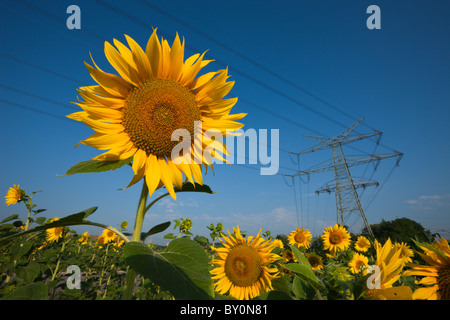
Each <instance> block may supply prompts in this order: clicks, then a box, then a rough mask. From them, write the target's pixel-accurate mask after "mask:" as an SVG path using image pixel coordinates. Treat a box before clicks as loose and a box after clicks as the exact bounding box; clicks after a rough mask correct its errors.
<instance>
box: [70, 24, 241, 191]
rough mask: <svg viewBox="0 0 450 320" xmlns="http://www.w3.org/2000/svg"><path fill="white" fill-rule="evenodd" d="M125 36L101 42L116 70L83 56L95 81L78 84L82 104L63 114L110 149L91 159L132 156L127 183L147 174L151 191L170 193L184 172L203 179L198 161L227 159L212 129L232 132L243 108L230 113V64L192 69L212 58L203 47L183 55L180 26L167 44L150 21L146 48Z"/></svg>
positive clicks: (89, 140) (87, 142)
mask: <svg viewBox="0 0 450 320" xmlns="http://www.w3.org/2000/svg"><path fill="white" fill-rule="evenodd" d="M125 38H126V41H127V43H128V46H129V47H130V48H128V47H127V46H126V45H124V44H123V43H121V42H119V41H117V40H116V39H114V41H113V42H114V44H115V46H116V47H117V49H116V48H114V47H113V46H112V45H111V44H110V43H108V42H105V55H106V58H107V60H108V61H109V62H110V64H111V65H112V66H113V67H114V69H115V70H116V71H117V72H118V73H119V75H120V76H118V75H115V74H111V73H107V72H105V71H103V70H101V69H100V68H99V67H98V66H97V64H96V63H95V62H94V61H93V59H92V61H93V64H94V66H95V67H92V66H91V65H89V64H88V63H85V64H86V67H87V68H88V70H89V73H90V75H91V76H92V78H93V79H94V80H95V81H96V82H97V83H98V85H94V86H87V87H81V88H79V89H78V93H79V95H80V96H81V98H82V99H79V103H76V104H77V105H79V106H80V107H81V108H82V109H83V111H79V112H75V113H73V114H70V115H68V116H67V117H69V118H71V119H73V120H76V121H81V122H83V123H84V124H86V125H88V126H89V127H90V128H92V129H93V130H95V131H96V132H95V133H94V134H93V135H91V136H90V137H88V138H87V139H85V140H83V141H80V143H82V144H85V145H88V146H91V147H94V148H97V149H99V150H108V151H106V152H104V153H102V154H100V155H98V156H96V157H94V158H93V159H94V160H101V161H117V160H124V159H129V158H130V157H133V163H132V169H133V172H134V176H133V178H132V179H131V181H130V183H129V185H128V186H127V187H129V186H131V185H133V184H135V183H137V182H138V181H140V180H141V179H142V178H145V182H146V184H147V187H148V190H149V194H150V196H151V195H152V194H153V192H154V191H155V190H157V189H159V188H161V187H162V186H165V187H166V188H167V190H168V192H169V193H170V195H171V196H172V198H173V199H175V200H176V195H175V191H174V188H173V186H175V187H176V188H178V189H181V188H182V184H183V174H184V175H185V177H186V178H187V180H189V181H190V182H191V183H194V180H195V181H196V182H197V183H199V184H202V183H203V177H202V164H203V165H204V166H205V169H207V168H208V166H209V167H211V168H212V164H213V160H212V158H215V159H216V160H218V161H222V162H223V161H225V162H227V161H226V160H225V159H224V158H223V157H222V155H224V154H226V155H229V150H228V149H227V148H226V146H225V145H224V144H223V143H222V141H220V139H215V136H216V134H217V135H218V134H219V133H220V134H221V136H222V137H225V136H228V135H233V134H235V133H233V132H232V131H234V130H238V129H240V128H242V127H243V124H241V123H238V122H236V120H239V119H241V118H243V117H244V116H245V115H246V114H244V113H240V114H230V111H231V108H232V107H233V106H234V105H235V103H236V101H237V98H231V99H224V97H225V96H226V95H227V94H228V93H229V92H230V90H231V88H232V87H233V85H234V81H231V82H227V79H228V77H229V76H228V68H227V69H223V70H219V71H214V72H209V73H205V74H203V75H201V76H198V77H197V75H198V74H199V72H200V70H201V69H202V68H204V67H205V66H206V65H208V64H209V63H210V62H211V61H212V60H204V56H205V53H206V52H205V53H203V54H201V55H200V54H195V55H193V56H191V57H189V58H187V59H186V60H184V39H183V42H181V41H180V38H179V36H178V34H177V35H176V37H175V40H174V41H173V44H172V47H170V45H169V43H168V42H167V40H164V39H161V41H160V40H159V39H158V36H157V34H156V29H155V30H154V31H153V33H152V35H151V37H150V39H149V41H148V43H147V46H146V48H145V51H144V50H143V49H142V48H141V47H140V46H139V44H137V43H136V42H135V41H134V40H133V39H132V38H130V37H129V36H127V35H125ZM203 137H207V138H206V139H203ZM80 143H79V144H80ZM79 144H78V145H79ZM175 147H177V148H175ZM175 150H177V152H175ZM221 154H222V155H221Z"/></svg>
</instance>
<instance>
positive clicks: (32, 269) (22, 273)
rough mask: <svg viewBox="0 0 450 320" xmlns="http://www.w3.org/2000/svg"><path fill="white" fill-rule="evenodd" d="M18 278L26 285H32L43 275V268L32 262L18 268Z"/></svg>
mask: <svg viewBox="0 0 450 320" xmlns="http://www.w3.org/2000/svg"><path fill="white" fill-rule="evenodd" d="M16 273H17V276H18V277H19V278H20V279H23V280H24V281H25V283H27V284H28V283H31V282H33V280H34V279H36V277H37V276H39V275H40V273H41V267H40V265H39V263H37V262H36V261H31V262H30V263H29V264H28V265H27V266H24V267H17V271H16Z"/></svg>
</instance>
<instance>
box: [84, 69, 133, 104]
mask: <svg viewBox="0 0 450 320" xmlns="http://www.w3.org/2000/svg"><path fill="white" fill-rule="evenodd" d="M84 64H85V65H86V67H87V68H88V70H89V73H90V74H91V77H92V78H93V79H94V80H95V81H96V82H97V83H98V84H99V85H100V86H101V87H102V88H103V89H104V90H105V91H106V92H108V93H109V94H111V95H113V96H116V97H121V98H124V97H126V96H127V95H128V93H129V92H130V91H131V86H130V85H129V84H128V83H127V82H126V81H125V80H123V79H122V78H120V77H118V76H116V75H115V74H111V73H106V72H103V71H100V70H97V69H95V68H93V67H91V66H90V65H89V64H88V63H87V62H85V63H84Z"/></svg>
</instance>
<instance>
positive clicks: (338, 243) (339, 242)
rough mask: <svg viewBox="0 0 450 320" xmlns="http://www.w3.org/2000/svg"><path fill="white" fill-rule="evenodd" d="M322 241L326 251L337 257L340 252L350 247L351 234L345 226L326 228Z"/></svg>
mask: <svg viewBox="0 0 450 320" xmlns="http://www.w3.org/2000/svg"><path fill="white" fill-rule="evenodd" d="M322 240H323V244H324V248H325V250H329V251H330V252H331V253H332V255H335V254H336V253H337V252H338V251H345V250H346V249H347V248H348V247H349V246H350V233H349V232H348V231H347V229H346V228H344V227H343V226H340V225H338V224H336V225H334V226H333V227H328V228H325V230H324V231H323V235H322Z"/></svg>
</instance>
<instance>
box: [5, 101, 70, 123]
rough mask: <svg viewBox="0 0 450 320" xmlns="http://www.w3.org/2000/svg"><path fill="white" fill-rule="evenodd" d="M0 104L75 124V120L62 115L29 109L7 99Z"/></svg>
mask: <svg viewBox="0 0 450 320" xmlns="http://www.w3.org/2000/svg"><path fill="white" fill-rule="evenodd" d="M0 102H1V103H4V104H8V105H10V106H13V107H17V108H22V109H25V110H29V111H33V112H37V113H40V114H44V115H46V116H50V117H53V118H56V119H58V120H65V121H70V122H71V123H74V121H73V120H71V119H69V118H66V117H64V116H61V115H58V114H54V113H51V112H47V111H43V110H39V109H36V108H32V107H29V106H25V105H23V104H20V103H16V102H13V101H9V100H5V99H2V98H0Z"/></svg>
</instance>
